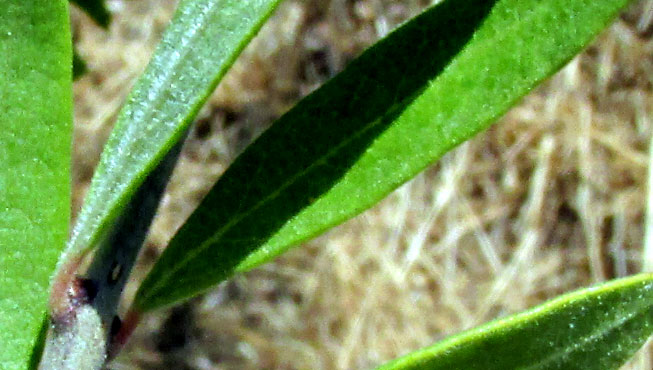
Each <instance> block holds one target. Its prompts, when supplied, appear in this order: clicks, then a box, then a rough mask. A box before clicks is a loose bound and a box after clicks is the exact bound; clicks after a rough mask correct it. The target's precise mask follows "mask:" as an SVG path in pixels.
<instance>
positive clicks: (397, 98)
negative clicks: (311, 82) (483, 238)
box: [135, 0, 628, 311]
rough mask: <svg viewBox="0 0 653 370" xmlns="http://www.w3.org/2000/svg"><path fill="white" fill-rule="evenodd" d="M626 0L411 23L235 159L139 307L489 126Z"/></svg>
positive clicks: (342, 213)
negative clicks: (532, 43) (288, 145)
mask: <svg viewBox="0 0 653 370" xmlns="http://www.w3.org/2000/svg"><path fill="white" fill-rule="evenodd" d="M627 3H628V0H616V1H605V2H600V3H599V4H597V3H596V2H592V1H589V0H576V1H572V2H569V1H562V0H547V1H533V0H529V1H516V0H502V1H481V0H477V1H467V2H456V1H452V0H449V1H444V2H441V3H440V4H438V5H436V6H435V7H433V8H431V9H429V10H428V11H426V12H425V13H423V14H422V15H420V16H418V17H416V18H415V19H413V20H412V21H410V22H408V23H406V24H405V25H404V26H402V28H400V29H399V30H397V31H395V32H393V33H391V34H390V35H389V36H388V37H387V38H386V39H384V40H382V41H381V42H380V43H378V44H376V45H375V46H373V47H372V48H370V49H369V50H368V51H366V52H365V53H364V54H363V55H362V56H361V57H359V58H358V59H357V60H355V61H354V62H352V63H351V64H350V66H348V67H347V68H346V70H345V71H343V73H341V74H340V75H339V76H337V77H335V78H334V79H333V80H331V81H330V82H328V83H327V84H326V85H325V86H324V87H323V88H321V89H319V90H318V91H316V92H315V93H313V94H312V95H310V96H308V97H307V98H306V99H304V100H303V101H302V102H300V103H299V104H298V105H297V106H296V107H295V108H293V109H292V110H291V111H290V112H288V113H287V114H286V115H284V116H283V117H281V118H280V119H279V120H278V121H277V122H276V123H275V124H274V125H273V126H272V127H271V128H270V129H269V130H268V131H266V132H265V133H264V134H263V135H262V136H261V137H260V138H259V139H257V141H256V142H255V143H254V144H253V145H252V146H251V147H250V148H248V149H247V150H246V151H245V152H244V153H243V154H242V155H241V156H240V157H239V158H237V159H236V161H235V162H234V163H233V164H232V166H231V167H230V168H229V169H228V170H227V172H225V174H224V175H223V177H222V178H221V179H220V180H219V181H218V183H217V184H216V186H215V187H214V188H213V189H212V190H211V192H210V193H209V195H208V196H207V197H206V198H205V200H204V201H203V202H202V204H201V205H200V207H199V208H198V210H197V211H196V212H195V213H194V214H193V215H192V216H191V218H190V219H189V221H188V222H187V223H186V225H184V226H183V227H182V228H181V230H180V231H179V232H178V233H177V235H176V236H175V237H174V238H173V240H172V242H171V243H170V246H169V247H168V248H167V249H166V250H165V251H164V253H163V255H162V256H161V258H160V259H159V261H158V262H157V264H156V265H155V267H154V268H153V270H152V271H151V272H150V274H149V275H148V277H147V278H146V280H145V281H144V283H143V285H142V286H141V288H140V289H139V292H138V293H137V296H136V301H135V305H136V307H137V308H138V309H141V310H145V311H147V310H150V309H154V308H157V307H160V306H163V305H166V304H170V303H173V302H176V301H178V300H181V299H186V298H188V297H190V296H192V295H194V294H197V293H199V292H202V291H204V290H206V289H208V288H209V287H210V286H211V285H213V284H215V283H217V282H219V281H221V280H223V279H225V278H227V277H228V276H230V275H231V274H232V273H234V272H237V271H245V270H248V269H250V268H253V267H255V266H257V265H258V264H261V263H263V262H265V261H267V260H269V259H270V258H273V257H274V256H276V255H278V254H280V253H282V252H283V251H284V250H286V249H288V248H289V247H290V246H292V245H295V244H297V243H299V242H301V241H304V240H307V239H308V238H310V237H313V236H315V235H317V234H319V233H320V232H322V231H325V230H326V229H328V228H329V227H331V226H334V225H336V224H338V223H340V222H342V221H344V220H346V219H348V218H350V217H352V216H353V215H355V214H357V213H359V212H361V211H362V210H364V209H366V208H368V207H370V206H372V205H373V204H374V203H375V202H377V201H378V200H380V199H381V198H382V197H383V196H385V195H387V194H388V193H389V192H390V191H392V190H393V189H395V188H396V187H398V186H399V185H401V184H402V183H403V182H405V181H407V180H408V179H410V178H411V177H412V176H414V175H416V174H417V173H418V172H419V171H421V170H422V169H424V168H425V167H426V166H428V165H429V164H431V163H432V162H433V161H434V160H436V159H437V158H439V157H440V156H441V155H442V154H444V153H445V152H446V151H448V150H449V149H451V148H453V147H454V146H456V145H457V144H459V143H460V142H462V141H464V140H466V139H468V138H469V137H470V136H472V135H473V134H475V133H476V132H478V131H480V130H482V129H484V128H486V127H487V126H489V124H490V123H491V121H492V120H494V119H496V118H498V117H499V116H500V115H501V114H502V113H504V112H505V111H506V110H507V109H508V108H509V107H510V106H511V105H512V104H513V103H514V102H515V101H516V100H517V99H519V98H520V97H521V96H523V95H524V94H526V93H527V92H528V91H529V90H530V89H531V88H532V87H533V86H535V85H536V84H537V83H538V82H540V81H542V80H543V79H544V78H546V77H548V76H549V75H550V74H552V73H553V72H554V71H555V70H557V69H558V68H560V67H561V66H562V65H563V63H564V62H566V61H567V60H569V59H570V58H571V57H572V56H573V55H574V54H575V53H576V52H578V51H579V50H580V49H581V48H582V47H583V46H584V45H585V44H586V43H587V42H589V41H590V40H591V38H592V37H593V36H594V35H596V33H598V32H599V31H600V30H601V29H602V28H603V27H604V26H605V25H606V24H607V22H609V20H610V19H612V17H614V16H615V15H616V12H617V11H618V10H619V9H621V8H622V7H623V6H625V5H626V4H627ZM487 14H490V15H489V16H488V15H487ZM486 17H487V18H486ZM460 19H464V20H465V22H460V21H459V20H460ZM578 19H583V20H586V21H583V22H584V23H583V22H581V23H583V24H579V22H577V20H578ZM477 27H478V29H477ZM501 30H509V31H510V32H504V33H501ZM467 39H471V42H469V43H467ZM528 40H538V43H537V44H535V46H534V47H533V48H532V50H531V49H529V48H526V47H521V46H524V45H525V44H524V43H526V44H527V41H528ZM430 45H435V46H437V47H435V46H434V47H432V48H431V47H430ZM395 49H397V50H395ZM398 50H399V51H398ZM406 50H409V51H408V52H406ZM497 50H499V51H502V52H497ZM404 52H406V53H404ZM531 52H532V55H530V54H529V53H531ZM522 59H527V60H525V62H523V61H522ZM420 61H421V63H420ZM513 66H516V68H513V69H514V71H512V72H511V71H510V70H509V69H510V68H507V67H513ZM407 71H410V73H407ZM493 76H497V77H496V78H495V77H493ZM479 81H481V82H482V83H478V82H479ZM488 100H490V101H493V104H494V105H492V106H489V104H488ZM351 116H357V117H358V116H359V118H358V119H355V118H351ZM284 143H299V145H297V147H294V148H293V149H292V150H288V149H287V148H286V147H285V144H284ZM302 143H308V144H305V145H304V146H301V145H302ZM284 171H285V172H284ZM259 199H267V200H268V201H267V202H259V201H258V200H259ZM280 219H281V220H282V221H279V220H280ZM287 220H288V221H287ZM286 221H287V222H286Z"/></svg>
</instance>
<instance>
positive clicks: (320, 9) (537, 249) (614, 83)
mask: <svg viewBox="0 0 653 370" xmlns="http://www.w3.org/2000/svg"><path fill="white" fill-rule="evenodd" d="M428 3H429V2H428V1H417V0H406V1H390V0H359V1H346V0H332V1H319V0H313V1H309V0H306V1H299V0H288V1H286V2H285V3H284V4H283V5H282V6H281V7H280V9H279V10H278V11H277V13H276V14H275V16H274V17H273V19H272V20H271V21H270V22H269V23H268V24H267V25H266V26H265V27H264V29H263V30H262V32H261V34H260V35H259V36H258V37H257V38H256V39H255V40H254V42H253V43H252V44H251V45H250V46H249V47H248V48H247V50H246V51H245V52H244V54H243V56H242V57H241V58H240V59H239V61H238V62H237V63H236V65H235V66H234V68H233V69H232V71H231V72H230V73H229V74H228V76H227V77H226V78H225V80H224V81H223V83H222V84H221V86H220V87H219V88H218V91H217V92H216V93H215V94H214V95H213V96H212V98H211V99H210V101H209V103H208V104H207V106H206V107H205V108H204V109H203V111H202V112H201V113H200V116H199V118H198V122H197V123H196V125H195V126H194V129H193V131H192V133H191V135H190V141H189V143H188V145H187V146H186V147H185V149H184V152H183V157H182V159H181V164H180V166H179V168H178V169H177V171H176V173H175V176H174V178H173V179H172V182H171V186H170V189H169V192H168V194H167V195H166V196H165V198H164V201H163V207H162V209H161V212H160V215H159V217H158V219H157V220H156V222H155V224H154V228H153V233H152V235H151V237H150V240H149V243H148V248H147V251H146V253H145V254H144V258H143V259H142V260H143V264H142V267H141V268H139V269H138V270H137V271H136V272H135V280H137V279H138V278H141V277H142V276H143V275H144V273H145V272H146V270H147V268H148V267H149V266H151V263H152V262H153V260H154V258H155V256H156V255H157V254H158V253H159V252H160V250H161V249H162V248H163V247H164V246H165V244H166V242H167V240H168V239H169V238H170V237H171V236H172V235H173V233H174V230H175V229H176V228H177V227H178V226H179V225H180V223H181V222H183V220H184V219H185V218H186V217H187V216H188V215H189V214H190V212H192V210H193V208H194V207H195V206H196V205H197V203H198V202H199V201H200V199H201V198H202V196H203V195H204V194H205V193H206V191H207V190H208V188H209V187H210V186H211V184H212V183H213V182H214V181H215V180H216V178H217V177H218V176H219V175H220V174H221V173H222V172H223V171H224V169H225V168H226V166H227V165H228V164H229V162H230V161H232V160H233V159H234V157H235V155H236V154H237V153H238V152H239V151H241V150H242V149H243V148H244V146H245V145H246V144H247V143H248V142H250V141H251V139H252V138H253V137H255V136H256V135H258V134H259V133H260V132H261V131H262V130H263V129H264V128H265V127H267V126H268V125H269V124H270V122H271V121H272V120H273V119H274V118H275V117H278V116H279V115H280V114H281V113H282V112H283V111H285V110H286V109H288V108H289V107H290V106H291V105H292V104H293V103H294V102H295V101H297V100H298V99H299V98H300V97H301V96H303V95H305V94H306V93H308V92H309V91H311V90H313V89H315V88H316V87H317V86H319V85H320V83H322V82H323V81H324V80H325V79H326V78H328V76H330V75H332V74H333V73H335V72H337V71H338V70H340V69H342V68H343V66H344V65H346V63H347V62H348V61H349V60H351V59H352V58H353V57H354V56H355V55H357V54H358V53H359V52H360V51H361V50H362V49H364V47H366V46H367V45H369V44H370V43H372V42H373V41H374V40H375V39H377V38H378V37H379V36H381V35H383V34H384V33H386V32H388V30H389V29H391V28H392V27H394V26H395V25H397V24H398V23H400V22H401V21H402V20H404V19H406V18H407V17H408V16H410V15H413V14H416V13H417V12H418V11H419V9H420V8H422V7H424V6H426V5H428ZM109 4H110V6H111V8H112V10H113V12H114V21H113V23H112V25H111V28H110V29H109V30H108V31H103V30H101V29H98V28H97V27H95V26H93V25H92V24H91V22H90V21H89V20H88V19H87V18H86V17H85V16H83V15H81V13H80V12H77V11H74V12H73V24H74V29H75V30H76V32H75V33H76V38H77V46H78V48H79V51H80V53H81V54H82V55H83V57H84V58H85V59H86V60H87V62H88V64H89V67H90V69H91V72H90V73H89V74H88V75H87V76H85V77H84V78H82V79H81V80H80V81H78V82H77V83H76V84H75V98H76V103H75V104H76V105H75V107H76V113H75V120H76V133H75V159H74V169H75V176H74V180H75V186H76V188H75V189H76V191H75V193H74V204H73V207H74V209H75V210H77V209H78V207H79V205H80V203H81V200H82V198H83V194H84V192H85V189H86V187H87V186H88V181H89V180H90V177H91V175H92V170H93V168H94V166H95V164H96V162H97V160H98V157H99V153H100V150H101V147H102V144H103V142H104V140H106V138H107V136H108V133H109V131H110V128H111V126H112V123H113V121H114V119H115V116H116V113H117V111H118V109H119V108H120V105H121V103H122V102H123V100H124V98H125V94H126V93H127V91H128V89H129V86H130V85H131V84H132V83H133V81H134V78H135V77H137V76H138V74H139V73H140V72H141V71H142V69H143V68H144V66H145V64H146V63H147V60H148V57H149V55H150V53H151V52H152V50H153V47H154V45H155V43H156V41H157V39H158V38H159V37H160V34H161V31H162V29H163V28H164V26H165V24H166V22H167V20H168V19H169V17H170V15H171V14H172V11H173V9H174V5H175V4H174V1H164V0H159V1H157V0H141V1H133V2H132V1H124V0H110V1H109ZM652 11H653V1H651V0H647V1H644V2H641V3H638V4H635V6H633V7H631V8H630V10H629V11H628V12H627V13H626V14H625V15H623V16H622V17H621V19H620V20H619V21H618V22H616V23H615V24H614V25H613V26H612V27H611V28H610V29H609V30H607V31H606V32H604V33H603V34H602V35H601V36H600V37H599V39H598V40H597V41H596V42H595V43H594V44H593V45H592V46H591V47H590V48H589V49H588V50H587V51H586V52H585V53H583V54H582V55H581V56H580V57H578V58H576V59H574V60H573V61H572V62H571V63H570V64H569V65H568V66H567V67H565V68H564V70H563V71H561V72H560V73H558V74H557V75H556V76H555V77H553V78H552V79H551V80H550V81H549V82H547V83H545V84H544V85H543V86H542V87H540V88H538V89H537V90H536V91H535V92H534V93H532V94H531V95H529V96H528V97H526V98H525V99H524V100H523V101H522V102H521V103H520V104H519V106H517V107H515V108H514V109H513V110H512V111H510V113H508V114H507V115H506V116H505V117H504V118H503V119H501V120H500V122H498V123H497V124H496V125H495V126H494V127H493V128H492V129H490V130H489V131H488V132H486V133H484V134H481V135H479V136H478V137H476V138H475V139H474V140H472V141H470V142H468V143H466V144H464V145H462V146H461V147H459V148H458V149H456V150H454V151H453V152H451V153H450V154H448V155H446V156H445V157H444V158H443V159H442V160H441V161H439V162H438V163H437V164H435V165H434V166H432V167H431V168H430V169H428V170H427V171H425V172H424V173H423V174H421V175H420V176H418V177H417V178H416V179H414V180H413V181H411V182H410V183H408V184H406V185H404V186H403V187H401V188H400V189H398V190H397V191H395V192H394V193H393V194H391V195H390V196H389V197H388V198H387V199H385V200H383V201H382V202H381V203H380V204H378V205H377V206H376V207H374V208H373V209H371V210H369V211H367V212H365V213H364V214H362V215H360V216H359V217H357V218H355V219H353V220H351V221H349V222H347V223H345V224H344V225H341V226H340V227H337V228H335V229H334V230H332V231H330V232H328V233H327V234H325V235H323V236H321V237H319V238H317V239H315V240H313V241H311V242H309V243H307V244H306V245H304V246H302V247H300V248H296V249H294V250H292V251H290V252H289V253H287V254H286V255H285V256H283V257H281V258H279V259H278V260H276V261H275V262H273V263H269V264H267V265H265V266H262V267H260V268H258V269H257V270H254V271H252V272H250V273H247V274H244V275H240V276H236V277H234V278H233V279H232V280H230V281H229V282H227V283H226V284H223V285H221V286H220V287H217V288H216V289H215V290H214V291H212V292H210V293H208V294H206V295H203V296H201V297H199V298H196V299H193V300H192V301H191V302H190V303H187V304H183V305H181V306H179V307H177V308H173V309H169V310H163V311H159V312H155V313H153V314H151V315H149V316H148V317H146V318H145V319H144V321H143V323H142V326H141V327H140V329H139V330H137V332H136V334H135V335H134V338H133V339H132V341H131V342H130V344H129V346H128V347H127V348H126V350H125V353H124V355H123V356H121V357H120V358H119V359H118V360H116V361H115V362H114V364H113V365H112V368H114V369H133V368H142V369H160V368H167V369H260V368H267V369H276V368H280V369H307V368H310V369H359V368H371V367H373V366H375V365H378V364H380V363H382V362H384V361H387V360H389V359H391V358H393V357H396V356H398V355H401V354H404V353H407V352H409V351H411V350H414V349H417V348H419V347H422V346H426V345H429V344H431V343H433V342H435V341H437V340H439V339H441V338H443V337H444V336H446V335H449V334H452V333H455V332H458V331H460V330H463V329H466V328H470V327H473V326H475V325H478V324H480V323H483V322H485V321H487V320H490V319H492V318H496V317H501V316H505V315H508V314H510V313H513V312H516V311H519V310H523V309H525V308H527V307H530V306H533V305H535V304H537V303H539V302H542V301H543V300H545V299H548V298H551V297H554V296H556V295H558V294H560V293H562V292H566V291H569V290H572V289H575V288H578V287H582V286H586V285H588V284H591V283H594V282H598V281H603V280H606V279H610V278H613V277H617V276H622V275H625V274H632V273H636V272H638V271H640V269H641V249H642V240H643V234H644V233H643V225H644V220H645V205H646V187H645V183H646V173H647V166H648V161H649V159H648V155H647V153H648V142H649V137H650V135H651V131H652V128H651V119H650V117H651V111H650V110H651V109H650V107H651V106H653V104H652V103H653V95H652V92H651V88H652V85H651V77H652V76H653V70H652V69H653V59H652V57H651V55H653V43H652V42H651V33H652V32H653V28H652V26H651V17H652V14H653V13H652ZM461 99H464V97H461ZM133 290H134V286H133V285H132V286H130V288H129V291H130V292H131V293H133ZM648 353H649V352H645V351H644V352H642V353H641V354H640V355H639V356H638V357H637V358H636V359H635V360H633V361H632V362H631V364H630V365H628V366H627V367H626V368H628V369H643V370H644V369H651V368H653V365H651V361H652V360H651V357H650V355H649V354H648Z"/></svg>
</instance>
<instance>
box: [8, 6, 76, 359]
mask: <svg viewBox="0 0 653 370" xmlns="http://www.w3.org/2000/svg"><path fill="white" fill-rule="evenodd" d="M0 9H2V11H0V56H1V57H0V119H1V120H2V121H1V122H2V123H0V125H1V129H0V163H2V164H1V165H0V368H2V369H25V368H27V366H28V364H29V359H30V353H31V351H32V346H33V344H34V343H35V341H36V337H37V336H38V334H39V330H40V328H41V324H42V322H43V314H44V312H45V311H46V302H47V288H48V284H49V278H50V276H51V274H52V272H53V270H54V266H55V263H56V260H57V256H58V255H59V253H60V252H61V250H62V249H63V247H64V245H65V242H66V238H67V237H68V222H69V215H70V214H69V209H70V141H71V132H72V90H71V88H72V87H71V73H72V71H71V65H70V61H71V60H72V48H71V41H70V29H69V24H68V23H69V21H68V3H67V1H65V0H51V1H36V0H21V1H15V0H0Z"/></svg>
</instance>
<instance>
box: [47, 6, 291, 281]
mask: <svg viewBox="0 0 653 370" xmlns="http://www.w3.org/2000/svg"><path fill="white" fill-rule="evenodd" d="M279 1H280V0H247V1H241V0H227V1H225V0H201V1H194V0H185V1H182V2H181V3H180V4H179V6H178V8H177V11H176V13H175V15H174V18H173V20H172V21H171V23H170V26H169V27H168V28H167V29H166V31H165V33H164V35H163V39H162V41H161V42H160V43H159V46H158V47H157V49H156V51H155V53H154V55H153V57H152V60H151V61H150V64H149V65H148V67H147V69H146V71H145V73H144V74H143V76H141V78H140V79H139V80H138V82H137V83H136V85H135V86H134V88H133V89H132V92H131V94H130V95H129V97H128V99H127V102H126V104H125V106H124V107H123V109H122V111H121V113H120V115H119V117H118V121H117V123H116V126H115V128H114V130H113V131H112V133H111V136H110V138H109V140H108V142H107V144H106V146H105V150H104V152H103V153H102V157H101V159H100V163H99V164H98V167H97V169H96V172H95V174H94V177H93V180H92V183H91V187H90V189H89V193H88V195H87V197H86V199H85V201H84V205H83V207H82V210H81V212H80V215H79V217H78V220H77V223H76V224H75V228H74V230H73V233H72V236H71V239H70V242H69V243H68V247H67V250H66V254H65V255H64V256H63V257H62V258H61V259H60V268H61V266H62V265H63V263H64V261H66V260H69V259H72V258H73V257H74V256H75V255H79V254H81V253H84V252H86V251H88V250H89V249H91V248H93V247H94V246H95V244H96V243H97V242H98V241H99V240H100V239H101V238H102V236H103V235H104V234H105V233H106V232H107V231H108V229H109V228H110V226H111V223H112V222H113V221H114V220H115V219H116V218H117V217H118V215H119V213H120V211H121V208H122V207H124V204H125V203H126V202H127V201H128V199H129V198H130V197H131V196H132V195H133V194H134V192H135V191H136V189H137V188H138V187H139V186H140V185H141V184H142V182H143V181H144V179H145V177H146V175H147V174H148V173H149V172H150V171H151V170H152V169H153V168H154V167H155V165H156V164H157V163H158V162H159V161H160V159H161V158H163V156H164V155H165V153H167V152H168V151H169V150H170V148H171V147H172V146H173V145H174V144H175V142H176V141H178V139H179V138H180V137H181V136H182V135H183V132H184V131H185V129H186V128H187V127H188V125H189V124H190V122H191V121H192V119H193V117H194V116H195V114H196V113H197V111H198V110H199V108H200V107H201V105H202V103H203V102H204V101H205V100H206V99H207V98H208V96H209V95H210V93H211V92H212V91H213V89H214V88H215V86H216V85H217V83H218V82H219V81H220V79H221V78H222V77H223V76H224V74H225V73H226V71H227V70H228V68H229V67H230V66H231V64H232V63H233V61H234V60H235V58H236V57H237V55H238V54H239V53H240V52H241V51H242V49H243V48H244V47H245V45H246V44H247V43H248V42H249V40H251V39H252V37H253V36H254V35H255V34H256V32H258V30H259V29H260V27H261V26H262V24H263V22H264V21H265V20H266V19H267V18H268V17H269V16H270V14H271V13H272V11H273V10H274V9H275V8H276V6H277V5H278V3H279ZM225 14H226V15H228V16H225ZM216 45H219V46H220V47H216Z"/></svg>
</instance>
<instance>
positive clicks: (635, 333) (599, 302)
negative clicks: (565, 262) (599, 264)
mask: <svg viewBox="0 0 653 370" xmlns="http://www.w3.org/2000/svg"><path fill="white" fill-rule="evenodd" d="M652 332H653V275H650V274H647V275H638V276H634V277H631V278H626V279H621V280H616V281H613V282H610V283H607V284H603V285H599V286H596V287H593V288H588V289H584V290H580V291H577V292H574V293H570V294H567V295H564V296H561V297H558V298H556V299H554V300H552V301H550V302H547V303H545V304H543V305H541V306H538V307H535V308H533V309H531V310H529V311H526V312H523V313H520V314H517V315H514V316H510V317H508V318H505V319H502V320H498V321H495V322H492V323H489V324H486V325H483V326H481V327H479V328H476V329H472V330H469V331H467V332H464V333H461V334H458V335H456V336H453V337H451V338H449V339H445V340H443V341H442V342H440V343H437V344H436V345H434V346H433V347H430V348H426V349H422V350H419V351H417V352H414V353H412V354H409V355H407V356H405V357H402V358H399V359H397V360H395V361H393V362H391V363H389V364H386V365H384V366H381V367H379V368H378V369H377V370H417V369H420V370H421V369H424V370H427V369H428V370H439V369H442V370H445V369H447V370H449V369H470V370H473V369H478V370H481V369H482V370H492V369H496V370H508V369H533V370H545V369H569V370H573V369H578V370H581V369H582V370H609V369H617V368H619V366H620V365H622V364H623V363H624V362H626V360H628V359H629V358H630V357H631V356H632V355H633V354H634V353H635V351H637V349H639V347H641V346H642V345H643V344H644V342H645V341H646V339H647V338H648V337H649V336H650V335H651V333H652Z"/></svg>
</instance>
